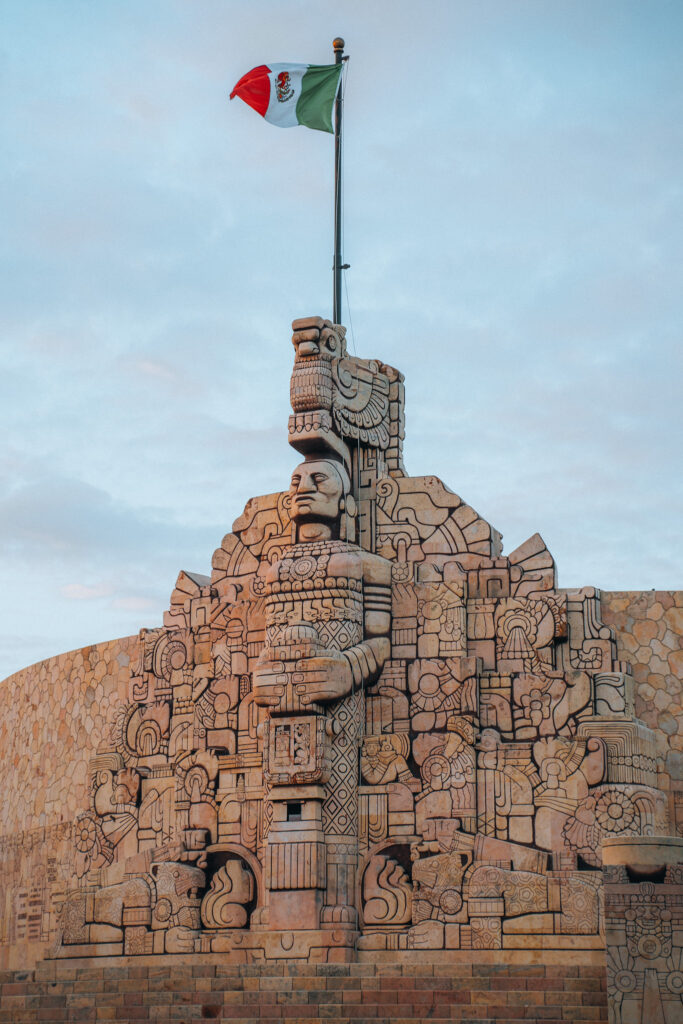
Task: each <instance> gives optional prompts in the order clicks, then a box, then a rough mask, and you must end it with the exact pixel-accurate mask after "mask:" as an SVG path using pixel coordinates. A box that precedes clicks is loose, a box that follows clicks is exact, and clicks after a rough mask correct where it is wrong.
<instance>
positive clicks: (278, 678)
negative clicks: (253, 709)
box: [252, 654, 287, 708]
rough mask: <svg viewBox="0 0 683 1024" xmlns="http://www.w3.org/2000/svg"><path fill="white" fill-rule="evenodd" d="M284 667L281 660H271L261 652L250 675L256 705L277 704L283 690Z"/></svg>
mask: <svg viewBox="0 0 683 1024" xmlns="http://www.w3.org/2000/svg"><path fill="white" fill-rule="evenodd" d="M286 668H287V666H286V665H285V663H284V662H283V661H272V660H270V659H269V658H268V657H264V655H263V654H261V656H260V657H259V659H258V662H257V663H256V667H255V668H254V672H253V675H252V688H253V691H254V700H255V701H256V703H257V704H258V705H260V706H261V707H266V708H268V707H270V708H276V707H277V706H278V704H279V703H280V698H281V697H282V694H283V693H284V692H285V687H284V685H283V683H282V677H283V674H284V673H285V671H286Z"/></svg>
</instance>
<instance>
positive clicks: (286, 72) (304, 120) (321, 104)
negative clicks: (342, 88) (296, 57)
mask: <svg viewBox="0 0 683 1024" xmlns="http://www.w3.org/2000/svg"><path fill="white" fill-rule="evenodd" d="M341 69H342V66H341V64H261V65H259V67H257V68H253V69H252V70H251V71H248V72H247V73H246V75H243V76H242V78H240V80H239V82H238V83H237V85H236V86H235V88H234V89H233V90H232V92H231V93H230V99H234V97H235V96H239V98H240V99H241V100H244V102H245V103H246V104H247V105H248V106H250V107H253V108H254V110H255V111H256V112H257V113H259V114H260V115H261V117H265V119H266V121H270V123H271V124H276V125H278V126H279V127H280V128H292V127H293V126H294V125H297V124H303V125H305V126H306V127H307V128H317V129H319V131H321V132H331V131H333V128H332V107H333V106H334V101H335V99H336V96H337V90H338V88H339V77H340V75H341Z"/></svg>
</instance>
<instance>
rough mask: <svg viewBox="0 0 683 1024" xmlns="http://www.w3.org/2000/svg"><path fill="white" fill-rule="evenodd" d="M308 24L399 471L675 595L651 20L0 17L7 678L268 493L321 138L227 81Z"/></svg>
mask: <svg viewBox="0 0 683 1024" xmlns="http://www.w3.org/2000/svg"><path fill="white" fill-rule="evenodd" d="M331 25H332V26H333V28H334V30H335V31H338V32H341V33H342V34H343V35H344V36H345V38H346V39H347V47H348V50H349V52H350V53H351V61H350V64H349V73H348V81H347V92H346V104H347V105H346V129H345V153H344V166H345V183H346V204H345V250H346V251H345V255H346V258H347V260H348V262H349V263H350V264H351V270H350V271H349V272H348V285H349V294H350V298H351V313H352V322H353V329H354V330H353V343H354V344H355V347H356V350H357V352H358V354H360V355H365V356H371V357H377V358H381V359H383V360H385V361H386V362H389V363H392V364H394V365H396V366H398V367H400V369H401V370H402V371H403V372H404V373H405V374H406V378H407V401H408V408H407V414H408V422H407V429H408V437H407V441H406V459H407V464H408V468H409V470H410V471H411V472H413V473H416V474H418V473H437V474H438V475H440V476H441V477H442V478H443V479H444V480H445V481H446V482H447V483H448V484H449V485H450V486H451V487H452V488H453V489H454V490H456V491H458V493H460V494H461V495H462V496H463V497H464V498H465V499H466V500H467V501H469V502H470V503H471V504H473V505H474V506H475V507H476V508H477V509H478V510H479V511H480V512H481V513H482V514H483V515H485V516H486V517H487V518H489V519H490V520H491V521H492V522H493V523H494V524H495V525H496V526H497V527H498V528H499V529H501V530H502V531H503V532H504V534H505V535H506V547H507V549H508V550H510V549H511V548H513V547H515V546H516V544H518V543H519V542H521V541H522V540H524V539H525V537H526V536H528V535H530V534H531V533H533V532H535V531H536V530H540V531H541V533H542V534H543V535H544V537H545V539H546V541H547V542H548V544H549V545H550V547H551V548H552V549H553V551H554V554H555V555H556V558H557V560H558V563H559V567H560V574H561V580H562V581H563V582H565V583H567V584H572V585H574V584H577V585H578V584H581V583H595V584H598V585H602V586H604V587H606V588H610V587H612V588H615V589H616V588H620V589H621V588H640V587H643V588H648V587H652V586H655V587H661V586H667V587H668V586H674V585H676V584H678V585H680V582H681V579H682V578H683V556H681V554H680V544H679V542H678V532H679V528H680V513H681V504H682V497H681V483H680V481H681V472H680V451H679V441H678V438H680V436H681V433H682V432H683V430H682V428H683V424H682V423H681V419H682V418H683V413H682V411H681V410H682V403H681V402H680V398H679V381H680V379H681V345H680V324H681V319H682V317H681V313H682V308H681V307H682V305H683V299H682V298H681V296H682V295H683V289H681V267H682V265H683V251H682V249H683V242H682V238H683V235H682V233H681V220H682V213H683V189H682V188H681V184H680V166H681V158H682V156H683V122H682V121H681V118H680V114H679V111H680V101H681V94H682V92H683V66H682V64H681V61H680V52H679V51H680V37H681V30H682V29H683V8H682V7H681V6H680V5H679V4H670V3H660V4H656V5H654V6H652V5H648V6H646V5H643V4H641V3H638V2H637V0H605V2H603V3H601V4H600V5H597V6H596V5H595V4H594V3H591V2H589V0H585V2H584V0H579V2H571V3H569V2H567V3H565V2H558V3H555V4H552V5H548V4H547V3H545V2H543V0H528V2H525V3H523V4H514V5H512V4H510V3H509V2H508V0H491V2H489V3H486V4H481V3H475V2H474V0H455V2H448V3H446V2H440V0H432V2H428V3H426V4H423V5H421V6H420V7H419V8H418V7H416V6H415V5H414V4H406V3H398V4H397V3H395V2H393V3H389V2H388V0H378V2H376V3H373V4H367V3H364V2H361V0H349V2H348V3H346V4H345V5H344V6H343V9H340V8H339V5H338V4H337V5H333V4H332V3H331V2H330V0H317V2H316V3H313V2H312V0H297V2H296V3H294V4H291V3H290V4H287V5H283V4H281V3H280V2H278V0H255V2H253V3H252V4H249V5H246V4H242V5H240V4H231V5H228V6H226V4H225V3H224V2H223V0H194V2H193V3H191V4H190V3H187V2H186V0H149V2H148V3H145V4H144V5H142V6H141V5H139V4H135V5H133V3H132V0H121V2H120V3H118V4H116V5H111V4H85V3H72V4H67V5H64V4H61V5H55V4H54V3H52V2H50V0H32V2H31V3H25V2H23V0H7V2H6V3H5V4H4V6H3V28H4V32H3V42H2V43H1V44H0V76H1V84H2V94H3V101H2V107H1V109H0V117H1V118H2V128H3V138H4V139H5V147H4V158H3V161H2V164H1V165H0V196H1V197H2V198H1V199H0V203H1V204H2V206H1V208H0V217H1V218H2V224H3V231H2V233H1V235H0V292H1V295H0V299H1V302H0V337H2V345H3V384H4V388H3V403H2V406H1V409H0V419H1V425H2V429H3V437H4V438H5V445H4V446H3V451H2V452H0V551H1V552H2V555H3V558H2V564H1V566H0V595H1V597H0V614H1V616H2V617H1V619H0V621H1V622H2V627H1V632H2V633H4V637H0V676H2V675H4V674H6V673H8V672H10V671H12V670H14V669H16V668H18V667H20V666H21V665H22V664H24V663H29V662H32V661H34V660H36V658H39V657H44V656H47V655H49V654H52V653H56V652H58V651H60V650H63V649H66V648H69V647H72V646H77V645H80V644H85V643H87V642H92V641H95V640H101V639H106V638H108V637H111V636H114V635H122V634H125V633H131V632H135V631H137V629H138V628H139V627H140V626H143V625H153V624H155V623H156V622H158V621H160V619H161V615H162V612H163V608H164V606H165V604H166V602H167V601H168V596H169V594H170V591H171V589H172V587H173V583H174V580H175V576H176V574H177V572H178V570H179V569H181V568H189V569H197V570H198V571H206V569H207V567H208V565H209V563H210V558H211V554H212V551H213V549H214V547H216V546H217V544H218V543H219V542H220V538H221V536H222V535H223V533H225V532H226V530H227V529H229V527H230V525H231V523H232V521H233V520H234V519H235V518H236V517H237V515H238V514H239V512H240V511H241V508H242V507H243V505H244V503H245V501H246V500H247V499H248V498H249V497H250V496H251V495H253V494H258V493H266V492H269V491H272V490H275V489H277V488H278V487H281V486H284V485H285V483H286V481H287V479H288V476H289V472H290V469H291V466H292V465H293V460H294V456H293V453H292V452H291V451H290V450H289V449H288V446H287V435H286V423H287V416H288V412H289V409H288V376H289V372H290V367H291V360H292V348H291V344H290V341H289V322H290V320H291V319H292V318H293V317H295V316H301V315H306V314H309V313H323V314H328V313H329V309H330V284H331V282H330V277H331V275H330V264H331V250H332V239H331V224H332V217H331V201H332V139H331V137H329V136H326V135H323V134H322V133H317V132H306V131H305V130H303V129H302V130H299V131H293V132H286V131H278V130H277V129H275V128H272V127H271V126H269V125H267V124H265V123H264V122H262V121H261V120H260V119H259V118H258V117H257V116H256V115H255V114H253V112H251V111H249V110H247V108H246V107H244V106H243V105H241V104H240V103H239V102H237V101H235V102H234V103H229V102H228V100H227V93H228V90H229V88H230V86H231V85H232V84H234V82H235V81H236V79H237V78H238V77H239V76H240V75H241V74H242V73H243V72H244V71H246V70H247V69H248V68H249V67H252V66H254V65H255V64H258V63H261V62H262V61H263V60H269V59H283V60H287V59H292V60H313V61H321V62H322V61H325V60H328V59H330V57H331V39H332V35H333V34H334V33H332V32H331V31H330V26H331ZM387 25H390V26H391V42H390V43H389V42H388V40H387ZM345 319H346V320H347V322H350V318H349V317H348V315H346V316H345ZM37 595H39V599H37ZM37 606H38V608H37Z"/></svg>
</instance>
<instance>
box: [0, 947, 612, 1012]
mask: <svg viewBox="0 0 683 1024" xmlns="http://www.w3.org/2000/svg"><path fill="white" fill-rule="evenodd" d="M470 956H471V955H470ZM503 956H505V962H502V959H503V958H502V956H501V953H500V951H492V950H491V951H489V950H482V951H479V952H478V953H477V962H476V963H472V962H471V959H470V962H469V963H468V962H466V961H465V960H464V959H463V960H461V961H458V959H455V958H453V957H452V956H451V957H450V958H449V962H443V961H442V962H435V963H420V964H416V963H412V964H411V963H410V962H409V961H403V962H398V961H395V962H384V963H362V962H361V963H354V964H305V965H301V966H297V965H296V964H292V963H288V964H270V965H263V966H253V965H243V966H240V965H233V964H226V963H225V962H221V959H220V957H216V956H199V957H198V956H194V957H192V958H191V960H190V959H189V958H187V957H182V956H166V957H164V960H163V964H160V962H159V959H158V958H154V957H129V958H108V959H107V960H106V961H105V962H102V960H101V959H100V960H98V961H97V962H95V961H93V960H90V961H85V960H83V961H75V960H71V961H59V962H56V961H44V962H42V963H40V964H38V966H37V967H36V969H35V970H32V971H5V972H2V973H0V986H1V994H0V1021H4V1022H8V1024H9V1022H11V1024H29V1022H30V1024H35V1022H44V1024H52V1022H54V1024H57V1022H59V1024H62V1022H65V1021H66V1022H74V1024H75V1022H77V1021H79V1022H80V1021H92V1022H96V1024H114V1022H117V1024H121V1022H122V1021H124V1022H125V1021H128V1022H131V1024H132V1022H138V1021H154V1022H156V1024H171V1022H173V1024H179V1022H185V1024H189V1022H191V1021H197V1020H200V1021H201V1020H217V1021H230V1022H231V1024H240V1022H241V1024H246V1022H247V1021H250V1022H261V1021H264V1020H266V1021H267V1020H285V1021H292V1022H295V1024H314V1022H316V1021H321V1020H323V1021H325V1020H333V1021H355V1022H362V1021H370V1022H372V1024H418V1022H422V1021H426V1020H429V1021H472V1022H478V1024H485V1022H496V1024H498V1022H501V1021H506V1022H507V1024H521V1022H525V1024H526V1022H528V1021H535V1022H537V1024H566V1022H572V1024H596V1022H599V1024H607V1020H608V1015H607V993H606V976H605V967H604V953H596V954H595V955H591V954H580V955H577V954H576V953H574V954H572V953H568V954H567V953H565V954H561V955H556V960H557V962H553V960H554V959H555V958H554V957H552V955H551V957H550V958H549V957H548V955H547V954H545V955H544V957H543V960H544V962H543V964H542V965H541V964H538V965H532V964H530V963H528V960H529V959H530V955H529V953H528V952H527V953H526V954H525V956H526V959H527V963H525V964H524V963H516V962H514V961H515V959H516V958H515V956H514V955H513V956H510V954H508V955H507V956H506V955H505V954H503ZM562 961H564V962H562ZM601 961H603V962H602V963H601Z"/></svg>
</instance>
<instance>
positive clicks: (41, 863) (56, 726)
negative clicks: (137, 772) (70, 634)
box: [0, 637, 137, 963]
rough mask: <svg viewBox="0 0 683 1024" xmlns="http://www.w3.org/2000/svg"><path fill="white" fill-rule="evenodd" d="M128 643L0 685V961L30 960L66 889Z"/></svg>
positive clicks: (126, 672)
mask: <svg viewBox="0 0 683 1024" xmlns="http://www.w3.org/2000/svg"><path fill="white" fill-rule="evenodd" d="M136 644H137V637H124V638H123V639H121V640H112V641H109V642H107V643H103V644H96V645H94V646H92V647H84V648H82V649H81V650H77V651H69V652H68V653H66V654H60V655H58V656H57V657H55V658H49V659H48V660H46V661H41V662H38V663H37V664H35V665H31V666H29V667H28V668H25V669H23V670H22V671H21V672H16V673H15V674H14V675H12V676H9V677H8V678H7V679H5V680H3V682H2V683H1V684H0V750H2V751H3V757H2V759H1V760H0V792H2V793H3V800H2V804H1V805H0V822H1V827H0V963H7V962H9V960H10V957H11V959H12V962H15V963H25V962H27V959H28V962H31V959H32V958H33V957H34V956H35V955H40V953H41V952H43V951H44V949H45V944H46V943H47V941H48V940H49V937H50V933H51V930H52V931H53V930H54V923H53V922H54V918H53V915H52V913H51V911H52V894H53V893H54V892H59V891H60V890H61V891H63V890H64V889H65V888H68V887H69V886H70V885H72V884H73V879H74V877H75V874H74V821H75V819H76V817H77V815H79V814H80V813H82V812H83V810H84V809H85V808H86V807H87V806H88V803H89V799H90V778H89V765H90V762H91V759H92V757H93V755H94V754H95V751H96V750H97V747H98V746H99V744H100V743H101V742H102V741H103V739H104V738H105V736H107V735H108V733H109V730H110V728H111V725H112V722H113V721H114V712H115V710H116V708H117V707H118V706H119V704H120V701H121V700H122V699H123V698H124V697H125V696H126V693H127V690H128V679H129V676H130V658H131V654H132V653H133V652H134V650H135V648H136Z"/></svg>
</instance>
